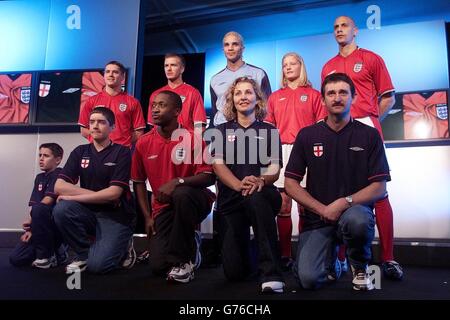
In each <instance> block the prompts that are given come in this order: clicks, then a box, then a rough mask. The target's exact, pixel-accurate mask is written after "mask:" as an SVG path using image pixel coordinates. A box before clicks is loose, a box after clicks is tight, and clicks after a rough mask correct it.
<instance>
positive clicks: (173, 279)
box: [167, 274, 194, 283]
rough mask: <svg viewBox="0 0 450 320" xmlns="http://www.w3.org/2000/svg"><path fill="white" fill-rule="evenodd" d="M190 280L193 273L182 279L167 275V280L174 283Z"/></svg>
mask: <svg viewBox="0 0 450 320" xmlns="http://www.w3.org/2000/svg"><path fill="white" fill-rule="evenodd" d="M192 280H194V275H193V274H191V275H190V276H189V277H187V278H184V279H177V278H174V277H170V276H169V277H167V281H169V282H174V283H176V282H181V283H188V282H190V281H192Z"/></svg>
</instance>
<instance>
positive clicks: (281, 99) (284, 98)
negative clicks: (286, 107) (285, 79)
mask: <svg viewBox="0 0 450 320" xmlns="http://www.w3.org/2000/svg"><path fill="white" fill-rule="evenodd" d="M283 100H286V97H283V98H280V99H279V100H278V101H283Z"/></svg>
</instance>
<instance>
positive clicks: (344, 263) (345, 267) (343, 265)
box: [338, 258, 348, 273]
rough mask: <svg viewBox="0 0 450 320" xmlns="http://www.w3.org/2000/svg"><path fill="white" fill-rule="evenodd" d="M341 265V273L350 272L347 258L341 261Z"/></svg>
mask: <svg viewBox="0 0 450 320" xmlns="http://www.w3.org/2000/svg"><path fill="white" fill-rule="evenodd" d="M338 260H339V259H338ZM339 263H340V264H341V271H342V273H346V272H348V262H347V258H345V259H344V260H339Z"/></svg>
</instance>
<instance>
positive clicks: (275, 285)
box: [261, 281, 284, 294]
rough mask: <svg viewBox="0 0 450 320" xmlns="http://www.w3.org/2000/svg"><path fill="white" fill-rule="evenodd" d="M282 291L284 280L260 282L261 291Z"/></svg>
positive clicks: (268, 292) (267, 292)
mask: <svg viewBox="0 0 450 320" xmlns="http://www.w3.org/2000/svg"><path fill="white" fill-rule="evenodd" d="M283 292H284V282H282V281H268V282H263V283H262V284H261V293H265V294H271V293H283Z"/></svg>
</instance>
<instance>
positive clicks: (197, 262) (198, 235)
mask: <svg viewBox="0 0 450 320" xmlns="http://www.w3.org/2000/svg"><path fill="white" fill-rule="evenodd" d="M194 239H195V262H194V270H197V269H198V268H200V265H201V263H202V253H201V251H200V249H201V246H202V234H201V232H200V231H198V230H195V234H194Z"/></svg>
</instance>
